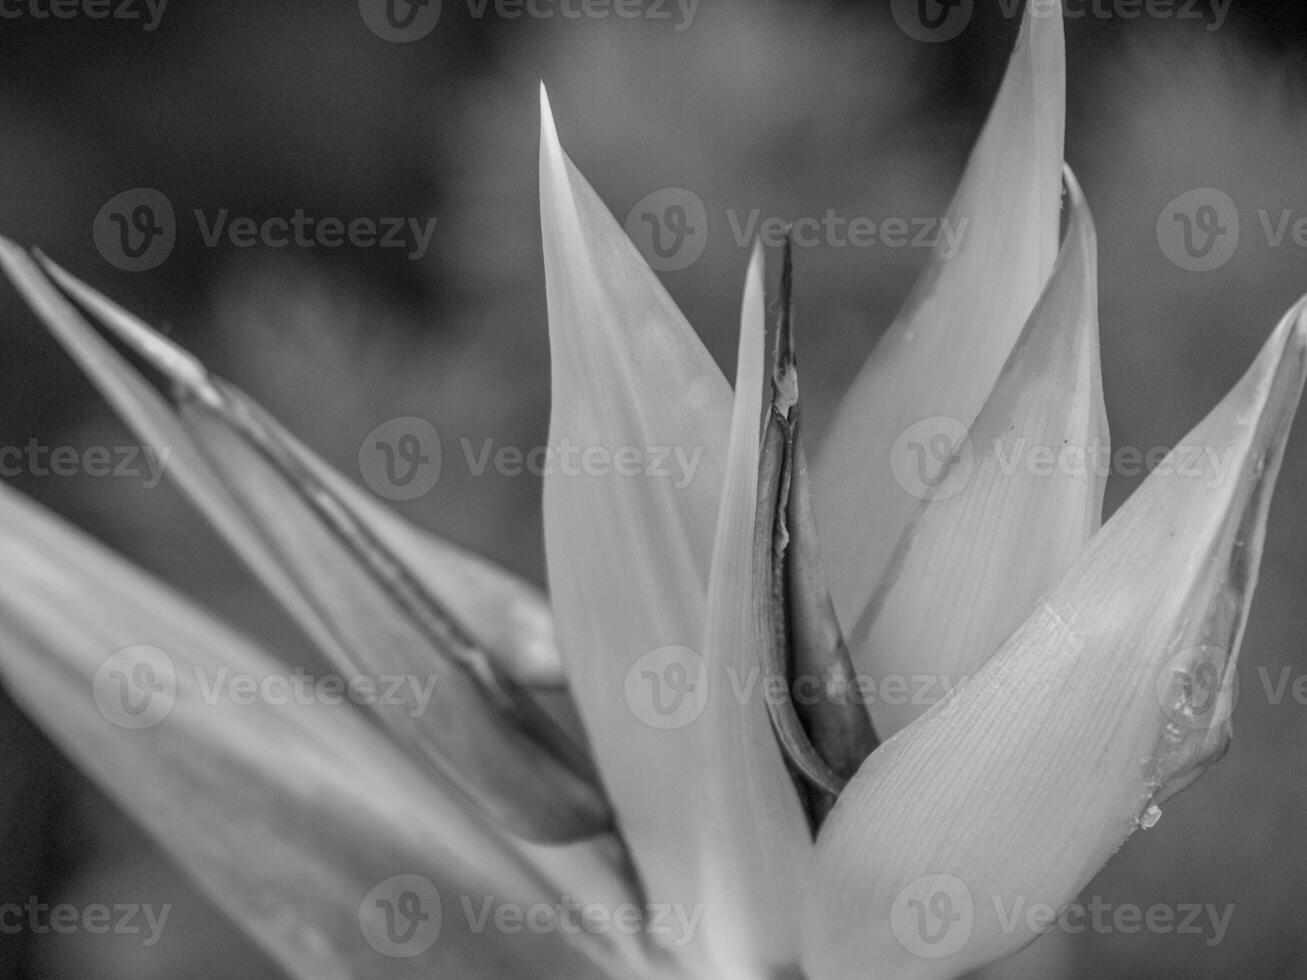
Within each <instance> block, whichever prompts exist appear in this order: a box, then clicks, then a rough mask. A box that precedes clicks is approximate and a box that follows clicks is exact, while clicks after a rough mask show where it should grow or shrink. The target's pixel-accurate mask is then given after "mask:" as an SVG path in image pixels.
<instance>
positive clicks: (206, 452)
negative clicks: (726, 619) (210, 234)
mask: <svg viewBox="0 0 1307 980" xmlns="http://www.w3.org/2000/svg"><path fill="white" fill-rule="evenodd" d="M0 258H3V261H4V262H5V264H6V267H7V268H8V269H10V271H11V275H13V277H14V278H15V281H16V282H17V283H18V284H19V286H20V288H21V289H23V291H24V293H25V295H27V296H28V297H29V298H30V299H31V300H32V301H33V305H34V308H35V309H36V310H37V312H38V313H40V314H41V316H42V317H43V319H45V321H46V322H47V324H48V325H49V326H50V328H51V330H52V331H53V332H54V333H55V334H56V336H57V337H59V338H60V340H61V341H62V342H63V343H64V344H65V345H66V346H67V347H68V348H69V349H70V350H71V351H73V352H74V354H75V356H76V357H77V358H78V360H79V362H80V363H81V364H82V366H83V368H84V369H85V370H87V372H88V374H89V375H90V376H91V377H92V379H93V380H95V381H96V383H97V384H99V385H100V386H101V387H102V389H103V390H104V391H105V392H106V394H107V395H109V397H110V399H111V401H112V402H113V403H114V405H115V407H116V408H119V409H120V410H122V411H123V414H124V416H125V418H126V420H127V421H128V423H129V424H132V425H134V426H136V427H138V429H139V430H140V433H141V435H142V437H143V438H145V439H147V440H150V439H154V438H159V437H174V438H176V439H177V442H178V445H179V446H180V447H181V449H182V454H181V455H180V457H179V458H180V459H181V460H183V461H184V464H185V465H184V466H183V469H181V470H180V471H179V478H180V479H179V482H180V483H181V485H182V487H183V489H185V490H187V491H189V492H190V493H191V496H192V499H193V500H194V501H195V502H196V503H197V505H199V506H200V507H201V509H202V511H203V512H204V513H205V514H206V515H207V516H210V517H211V518H212V519H213V521H214V524H215V526H216V527H217V528H218V529H219V530H220V531H222V532H224V533H228V532H230V539H231V540H232V541H233V542H234V544H235V545H236V546H237V547H238V548H239V549H240V553H241V554H242V556H244V557H247V558H249V559H250V564H251V568H252V569H253V570H254V571H255V572H256V573H258V574H260V575H261V576H263V577H264V580H265V582H266V583H267V584H268V585H269V586H270V587H271V588H273V590H274V594H275V595H276V596H277V597H278V598H282V599H284V600H286V606H287V610H288V612H290V613H291V614H292V615H293V616H295V617H296V619H297V620H298V621H300V622H301V623H303V624H304V626H305V628H306V630H307V632H308V633H309V635H310V636H311V637H312V638H313V639H314V640H315V641H316V642H317V643H318V646H319V647H320V648H321V650H322V651H323V653H324V654H325V655H326V656H327V657H328V659H329V660H330V661H331V662H332V663H334V664H335V665H336V666H337V667H338V668H339V669H341V670H342V671H343V672H344V673H345V675H346V676H351V677H352V676H354V675H357V674H362V675H364V676H366V677H367V678H369V679H370V682H371V683H375V684H377V685H378V686H381V685H387V686H389V685H392V684H395V682H396V680H399V681H400V682H401V683H399V685H398V686H397V687H395V688H394V696H392V697H388V698H377V699H374V700H373V701H372V702H370V707H371V709H372V710H374V711H376V713H377V714H378V716H379V717H380V719H381V720H382V722H383V723H384V724H386V726H387V727H388V728H389V729H390V731H391V732H392V733H394V734H395V736H396V737H397V738H398V739H399V740H400V741H401V743H402V744H405V745H406V746H408V747H409V748H410V749H411V750H412V751H413V752H414V753H415V754H417V755H418V756H420V757H421V758H422V759H423V760H424V761H425V762H427V763H428V764H429V765H431V766H432V768H433V769H434V770H435V771H436V772H438V773H440V774H441V776H442V777H443V778H445V779H447V780H449V781H450V782H451V783H452V784H453V785H455V786H457V787H459V788H460V789H461V790H462V791H463V792H464V793H466V794H467V795H468V796H469V798H471V799H473V800H476V801H477V803H478V805H479V806H480V807H482V808H483V809H484V810H485V811H486V812H487V813H489V814H491V815H492V816H494V817H495V818H496V819H497V820H499V821H500V822H502V823H503V824H504V825H505V826H508V827H510V828H512V829H513V830H514V831H516V832H517V833H520V834H522V835H523V836H526V837H529V838H532V839H538V840H553V841H560V840H575V839H579V838H581V837H585V836H591V835H594V834H597V833H602V832H604V831H605V830H606V829H607V828H608V827H609V825H610V814H609V812H608V807H607V804H606V802H605V801H604V800H603V798H602V795H601V793H600V791H599V789H598V787H597V786H596V785H595V784H594V782H593V779H592V776H591V773H590V772H589V771H588V759H587V758H586V757H585V755H584V753H583V752H582V751H581V750H580V749H579V748H577V749H573V747H572V746H571V745H570V744H569V740H568V739H566V738H565V737H564V736H562V735H561V733H558V732H557V730H556V726H554V725H553V723H552V721H551V720H550V719H549V718H548V716H547V715H546V714H545V712H544V711H543V710H542V709H540V708H538V707H536V706H535V705H534V703H533V702H531V701H530V700H529V698H527V697H525V695H521V694H517V693H515V687H514V683H513V682H512V681H511V680H510V679H508V678H504V677H500V676H499V675H498V673H496V668H495V667H494V665H493V663H490V662H489V661H488V658H487V657H485V656H484V655H483V654H484V651H483V648H482V647H481V646H480V644H479V643H477V641H476V639H475V638H474V637H472V636H471V635H470V634H469V633H468V632H467V631H465V630H464V629H463V628H462V626H461V624H460V623H459V622H458V621H457V619H456V618H455V617H454V616H453V615H452V614H450V613H449V612H448V611H447V610H446V609H445V607H444V606H442V605H441V603H440V602H439V600H438V599H436V598H435V597H433V596H431V595H429V594H428V593H427V592H426V591H425V590H424V589H423V587H422V584H421V582H419V581H418V580H417V579H416V578H415V577H414V575H413V573H412V572H411V571H410V570H409V569H408V567H407V566H406V565H405V564H404V563H403V562H402V561H401V560H400V559H398V558H397V557H396V556H395V555H394V554H393V553H391V552H389V551H388V550H387V549H386V547H385V546H384V544H382V543H381V542H380V541H379V539H378V538H376V537H374V536H373V535H372V533H371V530H370V526H369V525H367V524H366V523H365V522H363V521H360V520H359V519H358V518H357V516H356V515H355V514H354V512H353V511H351V510H350V509H349V508H348V507H347V506H344V505H343V504H342V503H341V501H340V500H339V499H338V498H336V497H334V496H333V495H332V494H331V491H330V489H329V488H327V487H326V486H325V485H323V484H321V483H319V482H317V481H316V479H315V478H314V477H313V475H312V473H311V472H310V471H309V470H308V468H307V467H305V466H303V464H302V463H301V462H300V460H299V457H298V456H296V454H295V452H294V451H293V450H290V449H288V448H287V447H286V446H284V445H282V444H281V443H279V442H278V441H277V438H276V436H277V432H278V431H279V430H276V429H274V428H273V427H272V425H271V421H270V419H268V417H267V416H266V414H264V413H262V411H261V410H260V409H258V407H257V406H256V405H254V404H253V402H251V401H249V400H248V399H247V398H245V396H243V395H242V394H241V393H239V392H238V391H236V390H235V389H232V388H230V387H229V386H226V385H225V384H223V383H222V382H220V381H218V380H217V379H214V378H212V377H211V376H210V375H208V373H207V372H206V371H205V370H204V369H203V367H202V366H201V365H200V364H199V362H198V361H195V359H194V358H192V357H190V355H189V354H187V353H186V352H184V351H182V350H181V349H179V348H177V347H176V346H175V345H173V344H171V343H170V342H168V341H167V340H165V339H164V338H163V337H161V336H160V335H158V334H157V333H156V332H154V331H152V330H150V328H148V327H147V326H145V325H144V324H143V323H140V321H137V320H135V319H134V318H132V317H130V316H129V315H128V314H126V313H125V312H124V311H122V310H121V309H119V308H117V307H116V306H114V305H113V304H112V303H110V302H109V301H108V300H106V299H105V298H104V297H102V296H100V295H99V294H97V293H94V291H92V290H90V289H89V287H86V286H84V285H82V284H80V283H78V282H77V281H76V280H75V279H73V278H72V277H71V276H68V275H67V274H66V273H62V271H60V279H61V282H62V283H64V284H67V285H68V286H69V287H70V288H71V289H72V290H73V291H74V292H75V294H76V295H77V296H78V297H79V298H80V299H83V300H85V301H87V302H88V304H89V305H91V306H92V307H93V308H94V309H95V310H96V312H97V313H100V314H102V315H104V317H105V320H106V322H108V323H109V325H110V326H111V327H112V328H113V329H114V331H115V333H116V334H117V335H118V336H119V337H121V338H122V339H123V340H124V341H126V342H127V343H129V344H130V345H131V346H132V347H133V348H134V349H135V350H137V351H138V352H139V353H140V354H142V356H144V357H146V358H147V359H149V360H150V362H151V363H152V364H153V366H155V367H156V368H158V369H159V370H160V371H161V372H163V373H164V374H165V376H167V377H168V378H169V379H170V380H171V381H172V382H173V383H174V385H175V386H176V388H177V395H176V397H178V398H179V399H180V400H181V401H182V405H183V407H182V409H181V414H180V419H181V423H182V424H180V425H179V424H178V416H177V413H176V412H174V410H173V409H172V408H171V407H170V406H168V405H167V404H166V403H163V402H162V401H161V400H160V399H158V397H157V396H156V395H154V393H153V391H152V389H150V388H149V387H148V386H147V385H146V384H145V383H144V382H143V381H142V379H141V378H140V376H139V375H138V374H137V373H136V372H135V371H134V369H132V368H131V367H130V366H129V365H128V364H127V363H126V361H124V360H123V359H122V358H121V357H119V356H118V355H117V354H116V353H115V352H114V351H113V350H112V348H110V347H109V346H108V345H107V344H106V343H105V342H104V341H103V340H102V339H101V338H100V337H98V336H97V335H96V334H95V333H94V331H93V330H92V328H91V327H90V326H89V325H88V324H86V322H85V321H84V320H82V319H81V317H80V315H79V314H78V313H77V311H76V310H75V309H74V308H73V307H72V306H71V305H70V304H69V303H68V302H67V301H66V300H65V299H63V297H62V296H60V295H59V294H58V292H57V291H55V290H54V289H53V288H52V286H51V285H50V283H49V282H48V281H47V280H46V279H45V278H44V276H42V275H41V273H40V271H39V270H38V269H36V268H35V266H33V265H32V264H31V262H30V261H29V260H27V259H26V257H25V256H23V255H22V253H21V252H19V251H18V250H17V249H15V248H14V247H12V246H7V247H5V248H4V250H3V253H0ZM165 448H169V447H168V446H167V444H164V445H163V446H161V447H160V449H161V450H162V449H165ZM301 451H303V450H301ZM319 468H320V469H325V468H326V467H325V464H319ZM341 482H343V479H342V480H341ZM554 735H557V738H556V740H555V741H553V742H551V741H549V736H554Z"/></svg>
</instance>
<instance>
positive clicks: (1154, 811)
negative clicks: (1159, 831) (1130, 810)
mask: <svg viewBox="0 0 1307 980" xmlns="http://www.w3.org/2000/svg"><path fill="white" fill-rule="evenodd" d="M1161 819H1162V808H1161V807H1160V806H1158V805H1157V804H1156V803H1149V804H1148V809H1146V810H1144V812H1143V813H1142V814H1141V815H1140V817H1139V826H1140V827H1143V828H1144V830H1149V829H1150V828H1152V827H1155V826H1157V821H1159V820H1161Z"/></svg>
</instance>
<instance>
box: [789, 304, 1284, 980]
mask: <svg viewBox="0 0 1307 980" xmlns="http://www.w3.org/2000/svg"><path fill="white" fill-rule="evenodd" d="M1305 374H1307V299H1305V300H1304V301H1302V302H1300V303H1299V304H1298V305H1297V306H1296V307H1295V308H1294V309H1293V310H1292V311H1291V312H1290V313H1289V315H1288V316H1287V317H1286V318H1285V319H1284V320H1283V321H1282V322H1281V324H1280V326H1279V328H1278V329H1277V330H1276V331H1275V333H1274V335H1273V336H1272V337H1271V338H1270V340H1269V341H1268V342H1267V344H1266V346H1265V347H1264V348H1263V349H1262V352H1261V354H1260V355H1259V356H1258V358H1257V360H1256V362H1255V363H1254V364H1253V365H1252V367H1251V368H1250V369H1249V371H1248V372H1247V374H1245V375H1244V377H1243V379H1242V380H1241V381H1240V382H1239V383H1238V384H1237V385H1236V387H1235V388H1234V389H1233V390H1232V391H1231V392H1230V394H1229V395H1227V396H1226V398H1225V399H1224V400H1223V401H1222V402H1221V404H1220V405H1218V406H1217V407H1216V409H1215V410H1213V411H1212V413H1211V414H1209V415H1208V416H1207V418H1206V419H1204V420H1203V421H1202V422H1201V423H1200V424H1199V425H1198V426H1197V427H1196V428H1195V429H1194V430H1193V431H1192V432H1190V433H1189V435H1188V436H1187V437H1186V438H1185V439H1184V440H1182V442H1181V443H1180V444H1179V445H1178V446H1177V447H1176V449H1174V450H1173V451H1172V453H1171V455H1170V456H1168V457H1167V459H1166V460H1164V461H1163V462H1162V463H1161V464H1159V466H1158V467H1157V469H1155V470H1154V471H1153V473H1152V474H1151V475H1150V476H1149V477H1148V479H1147V480H1146V481H1145V482H1144V484H1143V485H1142V486H1141V487H1140V488H1139V490H1138V491H1137V492H1136V493H1135V494H1134V495H1133V496H1132V497H1131V498H1130V500H1128V501H1127V502H1126V504H1125V505H1124V506H1123V507H1121V508H1120V510H1118V511H1117V513H1116V514H1114V515H1113V517H1112V519H1111V520H1110V521H1108V522H1107V524H1105V525H1104V526H1103V528H1102V530H1101V531H1099V533H1098V534H1097V535H1095V537H1094V538H1093V540H1092V541H1091V542H1090V543H1089V546H1088V547H1087V548H1086V549H1085V550H1084V552H1082V554H1081V555H1080V557H1079V558H1078V559H1077V560H1076V561H1075V563H1074V564H1073V565H1072V567H1071V569H1070V570H1069V571H1068V572H1067V574H1066V575H1065V576H1064V577H1063V579H1062V580H1061V582H1060V583H1059V584H1058V585H1057V586H1056V587H1055V588H1054V589H1053V590H1052V591H1051V592H1049V593H1048V595H1047V596H1045V597H1044V599H1043V600H1042V601H1041V602H1040V603H1039V605H1038V607H1037V608H1036V609H1035V610H1034V612H1032V613H1031V615H1030V616H1029V618H1027V619H1026V621H1025V622H1024V623H1022V625H1021V626H1019V627H1018V628H1017V630H1016V632H1015V633H1013V634H1012V636H1011V638H1010V639H1008V641H1007V642H1006V643H1004V644H1003V646H1002V647H1001V648H1000V649H999V650H998V651H997V652H996V653H995V654H994V655H993V657H991V658H990V659H989V660H988V661H987V662H986V663H985V665H984V666H983V667H982V668H981V669H980V670H979V671H978V672H977V673H976V674H975V675H974V676H973V677H972V678H971V679H970V680H968V681H967V682H966V683H965V684H963V685H962V686H961V687H960V688H958V689H957V691H956V692H955V693H954V694H953V695H952V696H951V697H950V698H948V699H947V700H945V701H944V702H942V703H941V704H938V705H936V706H935V707H934V708H933V709H931V710H930V711H929V712H927V713H926V714H925V715H923V716H922V717H921V718H919V719H917V720H916V721H915V722H913V723H912V724H911V725H909V726H908V727H907V728H905V729H903V731H901V732H899V733H898V734H897V735H896V736H894V737H893V738H891V739H890V740H889V741H888V742H886V743H885V744H884V745H883V746H881V748H880V749H879V750H878V751H877V752H876V753H874V754H873V755H872V756H871V758H870V759H868V760H867V762H866V763H865V764H864V765H863V767H862V770H861V771H860V772H859V773H858V775H857V776H856V777H855V778H854V780H853V781H852V782H851V783H850V784H849V786H848V788H847V789H846V790H845V792H844V795H843V796H842V797H841V798H840V802H839V804H838V805H837V806H836V808H835V811H834V813H832V815H831V817H830V819H829V820H828V821H827V823H826V826H825V827H824V828H823V831H822V834H821V836H820V838H819V839H818V842H817V861H816V870H815V871H814V874H813V876H812V878H811V881H812V883H813V885H812V888H811V890H810V895H809V903H810V904H809V910H808V915H807V918H806V919H805V932H804V952H805V956H804V966H805V969H806V970H807V971H808V975H809V976H810V977H812V978H813V980H828V978H836V977H840V978H843V977H848V976H853V975H856V974H857V972H858V970H860V969H863V968H865V964H867V963H876V964H877V966H878V967H879V968H881V969H883V970H884V972H885V975H887V976H894V977H953V976H957V975H959V974H962V973H965V972H966V971H967V970H970V969H973V968H975V967H977V966H979V965H981V964H983V963H986V962H989V961H992V960H994V959H997V958H999V957H1001V956H1004V955H1006V954H1008V953H1011V952H1013V951H1015V950H1016V949H1018V948H1020V947H1021V946H1023V945H1024V944H1026V943H1028V942H1030V941H1032V940H1033V939H1035V938H1036V936H1037V935H1038V934H1037V933H1036V932H1033V931H1031V930H1030V929H1028V928H1027V923H1026V920H1025V919H1022V920H1021V925H1020V926H1019V927H1018V928H1016V929H1013V928H1011V925H1010V923H1008V924H1007V928H1005V927H1004V924H1003V923H1002V922H1000V921H999V917H998V915H999V914H998V910H999V909H1005V910H1008V911H1009V912H1010V910H1011V909H1012V908H1013V907H1014V906H1015V904H1016V903H1017V902H1018V901H1020V902H1023V903H1024V907H1026V908H1029V907H1031V906H1032V905H1035V904H1036V903H1046V904H1048V905H1050V906H1052V907H1053V908H1054V909H1058V908H1061V907H1062V906H1063V905H1064V904H1066V903H1067V902H1069V901H1070V900H1071V899H1072V898H1073V897H1074V896H1075V895H1076V894H1077V892H1078V891H1079V890H1080V889H1081V888H1082V887H1083V886H1084V885H1085V884H1086V883H1087V882H1088V881H1089V879H1090V878H1091V876H1092V875H1094V874H1095V873H1096V872H1097V871H1098V869H1099V868H1100V867H1101V866H1102V865H1103V863H1104V862H1105V861H1107V859H1108V858H1109V857H1111V855H1112V854H1113V853H1114V852H1115V851H1116V850H1117V848H1119V847H1120V846H1121V843H1122V842H1123V841H1124V840H1125V839H1126V838H1127V837H1129V836H1130V834H1131V833H1132V832H1133V831H1134V830H1135V829H1136V827H1138V826H1141V825H1142V826H1151V825H1152V824H1153V823H1155V822H1156V820H1157V818H1158V817H1159V816H1160V810H1159V809H1157V804H1159V803H1160V802H1162V801H1163V800H1165V799H1166V798H1167V797H1168V796H1169V795H1171V794H1172V793H1174V792H1176V791H1178V790H1179V789H1181V788H1183V787H1184V786H1185V785H1188V783H1190V782H1192V780H1193V779H1195V778H1197V777H1198V776H1199V775H1200V774H1201V773H1202V772H1203V771H1204V769H1205V768H1206V767H1207V766H1209V765H1210V764H1211V763H1213V762H1214V761H1216V760H1217V759H1218V758H1220V756H1221V754H1222V753H1223V752H1224V750H1225V747H1226V744H1227V743H1228V739H1229V735H1230V711H1231V708H1232V699H1233V694H1234V692H1233V683H1234V673H1235V662H1236V658H1237V656H1238V650H1239V644H1240V641H1241V640H1242V636H1243V630H1244V625H1245V622H1246V617H1247V611H1248V605H1249V602H1250V600H1251V596H1252V591H1253V588H1254V586H1255V583H1256V579H1257V568H1258V562H1259V561H1260V558H1261V550H1262V543H1263V539H1264V537H1265V531H1266V515H1267V509H1268V506H1269V503H1270V498H1271V492H1272V490H1273V488H1274V484H1275V478H1276V475H1277V473H1278V471H1279V464H1280V456H1281V453H1282V451H1283V448H1284V443H1285V439H1286V438H1287V436H1288V431H1289V425H1290V423H1291V421H1292V418H1293V414H1294V410H1295V408H1296V407H1297V404H1298V400H1299V397H1300V395H1301V392H1302V387H1303V378H1304V375H1305ZM1194 450H1198V451H1199V452H1200V453H1201V454H1202V455H1201V456H1200V457H1195V456H1194V455H1193V451H1194ZM914 903H915V904H914Z"/></svg>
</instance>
